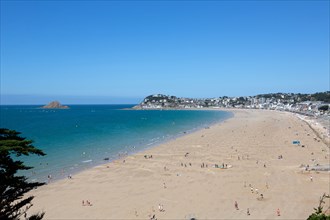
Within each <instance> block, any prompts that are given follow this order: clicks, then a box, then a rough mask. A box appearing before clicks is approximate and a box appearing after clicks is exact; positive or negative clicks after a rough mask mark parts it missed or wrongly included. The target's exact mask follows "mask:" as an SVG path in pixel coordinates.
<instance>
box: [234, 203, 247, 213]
mask: <svg viewBox="0 0 330 220" xmlns="http://www.w3.org/2000/svg"><path fill="white" fill-rule="evenodd" d="M234 206H235V209H236V210H239V208H238V203H237V201H235V203H234ZM246 214H247V215H251V214H250V209H249V208H247V209H246Z"/></svg>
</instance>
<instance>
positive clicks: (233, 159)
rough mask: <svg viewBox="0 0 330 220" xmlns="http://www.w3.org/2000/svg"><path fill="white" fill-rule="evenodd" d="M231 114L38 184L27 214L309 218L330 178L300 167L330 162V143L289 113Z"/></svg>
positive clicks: (326, 190) (48, 216) (55, 216)
mask: <svg viewBox="0 0 330 220" xmlns="http://www.w3.org/2000/svg"><path fill="white" fill-rule="evenodd" d="M233 113H234V115H235V116H234V117H233V118H230V119H228V120H226V121H225V122H223V123H220V124H215V125H213V126H211V127H210V128H205V129H202V130H199V131H197V132H194V133H191V134H188V135H185V136H182V137H180V138H177V139H175V140H171V141H169V142H166V143H164V144H162V145H159V146H157V147H154V148H152V149H149V150H147V151H144V152H141V153H139V154H135V155H130V156H127V157H126V158H122V159H120V160H117V161H114V162H111V163H109V164H105V165H101V166H98V167H94V168H92V169H89V170H87V171H83V172H81V173H79V174H76V175H74V176H73V177H72V179H64V180H60V181H57V182H54V183H51V184H49V185H46V186H43V187H40V188H38V189H37V190H34V191H32V192H31V194H33V195H35V196H36V197H35V199H34V200H33V201H32V202H33V204H34V206H33V207H32V208H31V209H30V211H29V212H30V213H31V212H37V211H45V212H46V214H45V219H150V218H151V217H152V216H153V215H155V218H157V219H191V218H196V219H306V218H307V217H308V216H309V215H310V214H311V213H312V212H313V211H314V210H313V207H317V205H318V200H319V197H320V196H321V195H322V194H323V193H326V194H330V192H329V191H330V190H329V183H330V173H329V171H320V172H316V171H308V170H307V171H306V170H305V167H304V166H302V165H309V166H310V167H313V166H315V165H316V164H320V165H329V158H330V155H329V154H330V153H329V146H327V145H326V144H325V143H324V142H323V141H321V140H320V139H319V138H318V137H317V135H316V134H315V133H314V131H313V130H312V129H311V128H310V127H309V126H308V124H307V123H305V121H303V120H301V119H300V118H298V117H296V116H295V115H293V114H291V113H287V112H275V111H266V110H265V111H263V110H234V111H233ZM294 140H299V141H300V144H299V145H298V144H293V143H292V142H293V141H294ZM151 157H152V158H151ZM223 166H224V168H223ZM261 194H262V195H261ZM87 200H88V201H89V202H90V203H91V204H92V205H86V201H87ZM235 201H236V202H237V206H238V209H236V208H235ZM83 202H84V205H83ZM159 206H160V207H159ZM159 208H160V209H162V211H160V210H159ZM278 209H279V212H280V213H277V210H278ZM326 209H328V213H330V209H329V199H327V200H326V204H325V208H324V210H326ZM248 210H249V213H250V215H248V214H247V211H248ZM278 214H280V215H279V216H278Z"/></svg>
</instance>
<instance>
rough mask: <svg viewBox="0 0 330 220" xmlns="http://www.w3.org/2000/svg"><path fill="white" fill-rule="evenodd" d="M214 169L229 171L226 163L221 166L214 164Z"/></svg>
mask: <svg viewBox="0 0 330 220" xmlns="http://www.w3.org/2000/svg"><path fill="white" fill-rule="evenodd" d="M214 167H215V168H222V169H227V168H228V164H224V163H222V165H221V166H219V165H218V164H214Z"/></svg>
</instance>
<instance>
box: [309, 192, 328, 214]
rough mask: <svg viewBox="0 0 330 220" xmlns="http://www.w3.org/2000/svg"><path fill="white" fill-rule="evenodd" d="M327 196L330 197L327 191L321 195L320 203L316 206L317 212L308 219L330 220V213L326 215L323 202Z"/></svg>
mask: <svg viewBox="0 0 330 220" xmlns="http://www.w3.org/2000/svg"><path fill="white" fill-rule="evenodd" d="M325 198H330V196H329V195H326V194H325V193H324V194H323V195H322V196H321V197H320V201H319V205H318V207H317V208H314V210H315V212H314V213H312V214H311V215H310V216H309V217H308V218H307V220H330V215H326V214H324V213H323V204H324V203H325V202H324V199H325Z"/></svg>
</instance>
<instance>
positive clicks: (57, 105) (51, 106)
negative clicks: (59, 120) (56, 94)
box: [41, 101, 69, 109]
mask: <svg viewBox="0 0 330 220" xmlns="http://www.w3.org/2000/svg"><path fill="white" fill-rule="evenodd" d="M41 108H47V109H69V106H66V105H61V103H59V102H58V101H53V102H50V103H49V104H48V105H45V106H42V107H41Z"/></svg>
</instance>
